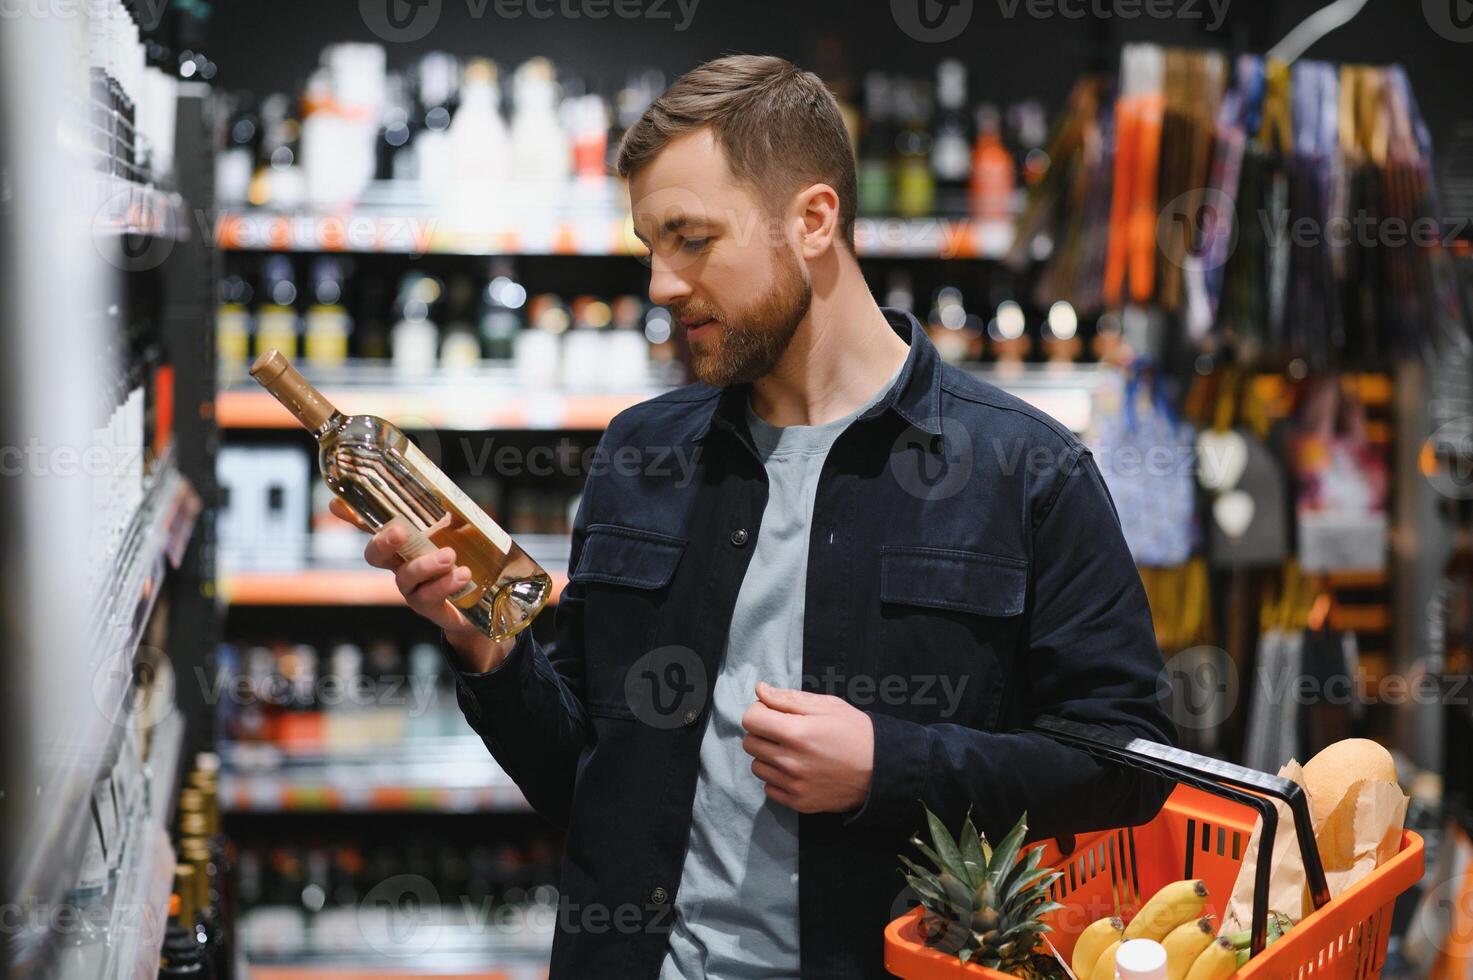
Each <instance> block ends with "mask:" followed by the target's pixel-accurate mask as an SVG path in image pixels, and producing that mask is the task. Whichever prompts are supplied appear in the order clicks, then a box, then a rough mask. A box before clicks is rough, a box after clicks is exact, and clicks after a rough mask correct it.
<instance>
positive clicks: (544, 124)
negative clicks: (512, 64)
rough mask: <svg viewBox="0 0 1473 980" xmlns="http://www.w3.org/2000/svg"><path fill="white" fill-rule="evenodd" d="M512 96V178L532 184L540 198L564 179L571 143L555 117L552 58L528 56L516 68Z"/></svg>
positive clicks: (554, 191)
mask: <svg viewBox="0 0 1473 980" xmlns="http://www.w3.org/2000/svg"><path fill="white" fill-rule="evenodd" d="M512 94H513V96H514V99H515V104H516V111H515V113H514V114H513V115H512V123H511V157H512V179H513V180H515V181H516V182H517V184H518V185H519V186H523V187H530V188H536V189H537V190H535V191H534V192H533V193H534V197H536V198H537V199H539V200H540V199H541V197H540V196H541V195H547V197H546V200H551V199H552V195H555V194H556V193H557V192H558V189H559V188H560V187H562V186H563V185H564V184H566V183H567V181H568V173H569V169H570V167H571V165H572V147H571V146H570V145H569V142H568V134H567V133H566V132H565V131H564V130H563V127H562V125H561V123H560V122H559V121H558V116H557V106H558V85H557V79H556V77H555V75H554V72H553V67H552V62H550V61H548V60H547V59H546V58H529V59H528V60H527V61H525V62H523V63H522V65H521V66H520V67H519V68H517V71H516V75H515V79H514V88H513V93H512Z"/></svg>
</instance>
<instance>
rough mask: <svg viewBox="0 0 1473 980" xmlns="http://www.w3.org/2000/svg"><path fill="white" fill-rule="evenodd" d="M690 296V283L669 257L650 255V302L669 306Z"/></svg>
mask: <svg viewBox="0 0 1473 980" xmlns="http://www.w3.org/2000/svg"><path fill="white" fill-rule="evenodd" d="M689 296H690V283H689V282H687V281H686V278H685V276H683V275H681V274H680V272H679V270H677V269H675V268H674V267H673V266H672V264H671V263H670V262H669V260H667V259H663V258H661V257H659V256H658V255H651V256H650V302H651V303H654V304H655V305H656V306H669V305H670V304H671V303H678V302H680V301H681V300H683V299H686V298H687V297H689Z"/></svg>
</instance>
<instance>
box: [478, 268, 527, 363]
mask: <svg viewBox="0 0 1473 980" xmlns="http://www.w3.org/2000/svg"><path fill="white" fill-rule="evenodd" d="M526 303H527V290H526V289H525V288H523V286H522V285H521V283H519V282H517V281H516V271H515V269H514V268H513V266H512V264H511V260H509V259H505V258H500V259H496V260H495V261H493V262H492V264H491V278H490V280H489V281H488V282H487V283H486V286H485V288H484V289H483V290H482V291H481V308H480V315H479V317H478V325H479V329H480V334H481V344H482V347H483V350H484V351H485V355H486V357H487V358H488V359H489V360H491V361H493V362H497V363H504V362H509V361H511V359H512V357H513V355H514V354H515V349H516V338H517V336H518V334H519V333H520V332H521V329H522V313H521V310H522V308H523V307H524V306H526Z"/></svg>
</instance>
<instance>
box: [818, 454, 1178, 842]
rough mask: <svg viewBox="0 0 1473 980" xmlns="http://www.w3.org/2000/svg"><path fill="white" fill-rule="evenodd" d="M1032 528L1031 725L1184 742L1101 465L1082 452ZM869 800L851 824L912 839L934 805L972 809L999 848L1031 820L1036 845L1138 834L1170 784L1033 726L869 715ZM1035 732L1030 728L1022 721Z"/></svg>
mask: <svg viewBox="0 0 1473 980" xmlns="http://www.w3.org/2000/svg"><path fill="white" fill-rule="evenodd" d="M1060 473H1061V475H1060V476H1059V477H1057V478H1056V479H1055V480H1054V481H1052V486H1050V487H1048V488H1047V490H1046V493H1045V495H1044V498H1043V499H1042V501H1041V502H1040V505H1039V507H1038V509H1037V510H1035V512H1034V513H1035V514H1036V515H1040V516H1035V517H1034V519H1033V573H1032V581H1031V584H1030V591H1031V595H1030V597H1029V602H1028V610H1027V615H1028V617H1029V621H1028V623H1027V627H1026V631H1025V632H1026V640H1024V641H1022V644H1023V645H1022V646H1021V648H1020V649H1019V651H1018V656H1017V658H1016V660H1015V665H1016V666H1015V670H1017V671H1019V672H1020V674H1021V676H1020V677H1019V678H1017V679H1016V681H1015V682H1014V683H1013V684H1010V690H1013V689H1016V690H1018V691H1019V693H1020V695H1021V697H1022V698H1023V699H1024V705H1023V708H1022V712H1021V717H1022V718H1024V719H1033V718H1037V717H1040V716H1045V715H1051V716H1055V717H1060V718H1066V719H1070V720H1073V721H1078V722H1082V723H1085V724H1091V725H1097V726H1100V727H1104V728H1109V729H1114V730H1116V731H1120V732H1122V733H1124V734H1127V735H1130V736H1136V737H1140V738H1145V739H1149V740H1151V741H1156V742H1165V743H1168V744H1174V743H1175V740H1176V729H1175V726H1174V725H1173V724H1172V722H1171V720H1170V718H1169V717H1168V716H1167V714H1166V712H1165V710H1164V709H1163V706H1162V702H1161V695H1160V691H1161V685H1162V683H1163V680H1162V678H1163V675H1164V672H1163V664H1162V658H1161V653H1160V651H1159V649H1158V648H1157V646H1156V639H1155V631H1154V628H1153V626H1152V622H1151V611H1150V608H1149V607H1148V605H1147V603H1146V594H1145V589H1144V587H1143V586H1142V584H1141V580H1140V574H1139V572H1138V571H1137V570H1136V566H1135V562H1134V561H1133V559H1132V558H1131V555H1130V550H1129V548H1128V547H1127V546H1126V543H1125V538H1124V535H1123V534H1122V533H1121V530H1120V522H1119V518H1118V516H1117V514H1116V512H1115V507H1114V504H1113V502H1112V501H1111V499H1110V495H1109V491H1108V490H1107V489H1106V488H1105V484H1104V481H1103V479H1102V478H1101V477H1100V473H1099V469H1098V467H1097V466H1096V465H1095V461H1094V458H1093V456H1092V455H1091V454H1090V453H1089V451H1088V450H1087V449H1085V448H1084V447H1082V446H1075V448H1074V449H1073V450H1072V451H1071V453H1070V454H1069V455H1068V456H1067V457H1066V458H1065V464H1064V465H1063V466H1062V467H1061V469H1060ZM871 718H872V720H873V723H874V735H875V754H874V772H873V775H872V778H871V783H870V792H869V797H868V799H867V800H866V801H865V803H864V805H863V806H862V807H861V808H860V809H859V810H858V811H856V812H854V813H852V814H850V815H849V816H848V817H847V818H846V822H848V823H851V824H854V825H857V826H869V827H874V828H876V829H882V830H888V831H891V832H895V833H900V834H909V833H912V832H914V831H916V830H917V829H919V828H920V827H921V825H922V814H921V808H920V807H919V806H918V805H917V801H920V800H924V801H925V803H926V805H927V806H928V807H930V808H931V810H932V811H933V812H935V813H936V814H937V815H938V816H940V817H942V819H943V820H945V821H946V822H947V824H948V825H949V826H956V825H957V824H959V823H960V822H961V820H962V818H963V816H964V815H965V813H966V812H967V809H968V808H969V807H971V808H972V812H973V818H974V819H975V820H976V822H977V824H978V827H979V828H980V829H982V830H983V831H985V832H986V833H987V834H988V835H989V836H990V837H991V839H994V840H996V839H998V838H997V836H996V835H1000V834H1004V833H1006V832H1007V830H1008V829H1009V828H1010V827H1011V826H1012V825H1013V823H1015V822H1016V821H1017V819H1018V817H1019V816H1020V815H1022V814H1023V813H1024V811H1026V812H1027V814H1028V823H1029V837H1030V838H1038V837H1047V836H1055V835H1059V834H1069V833H1082V832H1085V831H1089V830H1097V829H1103V828H1108V827H1123V826H1131V825H1134V824H1138V823H1143V822H1145V821H1146V820H1149V819H1150V818H1151V817H1153V816H1154V815H1155V814H1156V812H1157V811H1158V810H1159V809H1160V807H1161V804H1162V803H1163V802H1164V801H1165V798H1166V795H1167V793H1168V792H1169V791H1170V788H1171V787H1170V786H1169V784H1167V783H1165V782H1164V781H1162V780H1159V779H1157V778H1155V777H1150V776H1146V775H1145V774H1143V773H1138V772H1134V771H1126V770H1123V769H1121V768H1118V767H1115V766H1112V765H1110V764H1107V763H1103V762H1099V761H1097V760H1095V759H1094V758H1093V757H1091V756H1089V755H1088V754H1086V753H1084V752H1082V751H1080V750H1078V749H1073V748H1068V747H1066V746H1064V745H1061V744H1059V743H1058V742H1055V741H1053V740H1052V739H1050V738H1048V737H1047V736H1045V735H1043V734H1041V733H1039V732H1037V731H1032V730H1029V729H1028V728H1027V727H1024V728H1022V729H1021V730H1016V731H1010V732H983V731H978V730H975V729H972V728H967V727H965V726H962V725H956V724H930V725H928V724H920V723H917V722H914V721H909V720H902V719H897V718H894V717H891V716H887V715H882V714H878V713H872V714H871ZM1025 726H1026V722H1025Z"/></svg>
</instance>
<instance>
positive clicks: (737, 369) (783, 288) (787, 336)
mask: <svg viewBox="0 0 1473 980" xmlns="http://www.w3.org/2000/svg"><path fill="white" fill-rule="evenodd" d="M774 251H775V252H776V254H777V260H778V273H777V281H776V282H775V283H774V284H773V286H772V289H771V290H770V291H769V292H768V294H767V295H766V296H764V297H763V298H761V299H759V300H758V301H757V302H755V303H754V304H753V305H752V306H751V307H750V308H748V309H746V310H743V311H741V312H740V313H737V314H735V315H732V316H726V315H724V314H722V315H717V314H716V313H715V311H711V310H692V309H691V308H690V307H689V306H683V307H680V308H679V309H677V310H675V311H673V312H674V313H675V315H676V316H677V317H678V318H684V317H688V316H690V315H691V313H692V312H696V313H704V314H706V315H708V316H712V317H715V318H716V320H717V325H716V336H715V338H714V339H712V340H709V341H705V340H703V341H700V342H696V341H692V342H691V345H690V352H691V367H692V369H693V370H694V371H695V374H696V377H697V378H700V379H701V380H702V381H704V382H705V383H706V384H708V385H711V386H713V387H716V388H725V387H726V386H727V385H734V384H750V383H751V382H753V381H756V380H757V379H758V378H760V377H762V376H763V375H766V374H768V373H770V372H771V371H772V369H773V368H775V367H777V365H778V362H779V361H781V360H782V356H783V354H784V353H785V352H786V351H787V349H788V345H789V344H790V343H792V340H793V335H794V334H795V333H797V332H798V324H800V323H802V322H803V318H804V317H805V316H807V315H808V307H809V306H810V305H811V304H812V302H813V286H812V285H811V284H810V283H809V282H808V277H807V276H805V275H804V274H803V269H802V268H801V267H800V266H799V265H798V260H797V259H796V258H794V257H793V253H791V252H789V251H788V250H787V249H781V248H780V249H775V250H774Z"/></svg>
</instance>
